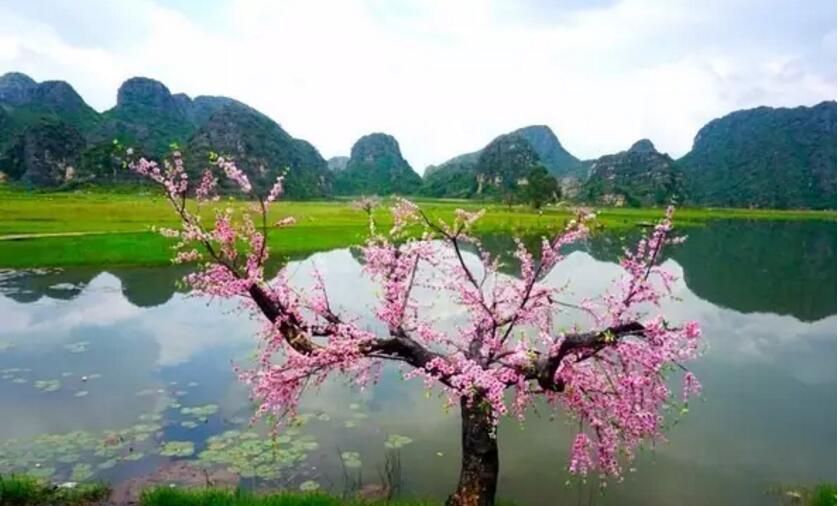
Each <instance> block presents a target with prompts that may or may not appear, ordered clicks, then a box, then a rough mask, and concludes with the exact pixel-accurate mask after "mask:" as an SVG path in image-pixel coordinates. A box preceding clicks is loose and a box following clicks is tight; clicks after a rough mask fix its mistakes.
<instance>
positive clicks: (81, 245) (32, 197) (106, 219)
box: [0, 186, 835, 268]
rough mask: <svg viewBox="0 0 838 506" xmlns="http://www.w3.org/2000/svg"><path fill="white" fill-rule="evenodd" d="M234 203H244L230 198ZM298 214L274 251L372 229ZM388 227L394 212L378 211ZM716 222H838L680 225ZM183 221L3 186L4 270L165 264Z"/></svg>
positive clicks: (520, 218) (156, 198) (631, 215)
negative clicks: (164, 233) (170, 233)
mask: <svg viewBox="0 0 838 506" xmlns="http://www.w3.org/2000/svg"><path fill="white" fill-rule="evenodd" d="M417 203H419V204H420V205H421V206H422V208H423V209H424V210H425V211H426V212H427V213H428V214H429V215H431V216H433V217H442V218H446V219H449V218H451V217H452V216H453V212H454V210H455V209H457V208H464V209H471V210H476V209H480V208H485V209H486V211H487V213H486V216H485V217H484V218H483V219H482V220H481V221H480V222H479V223H478V226H477V233H491V232H499V231H508V232H510V233H513V234H519V235H522V234H527V233H530V234H532V233H550V232H552V231H555V230H558V229H559V228H560V227H562V226H563V224H564V223H565V221H566V220H567V219H568V218H569V217H570V216H572V211H570V210H569V209H566V208H551V209H548V210H545V211H544V212H543V213H542V214H539V213H537V212H535V211H533V210H532V209H530V208H528V207H526V206H516V207H513V208H511V209H510V208H507V207H505V206H502V205H498V204H492V203H486V204H483V203H479V202H469V201H455V200H423V199H419V200H417ZM230 205H231V206H241V205H245V204H244V203H243V202H239V201H230ZM661 214H662V210H661V209H618V208H610V209H600V210H598V223H599V224H600V225H601V226H603V227H606V228H619V227H634V226H635V225H636V224H638V223H641V222H650V221H653V220H655V219H657V218H659V217H660V216H661ZM283 216H294V217H295V218H297V225H295V226H294V227H290V228H286V229H282V230H278V231H276V232H275V233H273V234H272V235H271V239H270V246H271V249H272V251H273V252H274V255H277V254H278V255H282V256H290V257H294V256H300V255H304V254H307V253H311V252H315V251H323V250H329V249H333V248H338V247H345V246H349V245H352V244H358V243H360V242H362V241H363V239H364V237H365V234H366V232H367V227H366V216H365V215H364V213H363V212H361V211H358V210H355V209H352V208H351V207H350V206H349V205H348V204H347V202H346V201H338V200H334V201H317V202H279V203H277V204H276V205H275V206H274V208H273V210H272V211H271V219H272V220H275V219H279V218H280V217H283ZM376 216H377V219H379V221H380V222H381V223H382V224H385V225H386V224H387V223H388V222H389V218H388V213H387V212H386V210H384V209H381V210H379V211H378V212H377V214H376ZM713 219H772V220H810V219H814V220H833V221H834V220H835V212H834V211H766V210H732V209H681V210H679V211H678V213H677V216H676V224H677V225H678V226H682V227H683V226H696V225H701V224H702V223H706V222H707V221H708V220H713ZM152 225H155V226H170V227H175V226H177V221H176V220H175V218H174V214H173V213H172V211H171V209H170V208H169V207H168V205H167V203H166V202H165V201H164V199H163V198H162V196H160V195H159V194H158V193H156V192H154V191H149V190H142V189H139V190H137V189H135V190H134V191H133V192H130V193H129V192H125V191H122V192H102V191H93V192H63V193H41V192H26V191H22V190H19V189H13V188H10V187H8V186H6V187H4V186H0V268H35V267H56V266H69V265H103V264H112V265H114V264H119V265H164V264H167V263H168V261H169V258H170V256H171V250H170V246H171V244H172V243H171V241H170V240H168V239H164V238H163V237H161V236H159V235H158V234H156V233H154V232H151V231H150V227H151V226H152Z"/></svg>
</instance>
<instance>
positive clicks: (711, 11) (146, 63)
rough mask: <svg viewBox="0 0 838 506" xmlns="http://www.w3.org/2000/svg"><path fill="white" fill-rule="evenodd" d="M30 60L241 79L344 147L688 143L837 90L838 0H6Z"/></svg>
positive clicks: (197, 85)
mask: <svg viewBox="0 0 838 506" xmlns="http://www.w3.org/2000/svg"><path fill="white" fill-rule="evenodd" d="M12 70H16V71H22V72H25V73H27V74H29V75H31V76H32V77H33V78H35V79H36V80H39V81H40V80H45V79H63V80H66V81H68V82H70V84H72V85H73V86H74V87H75V88H76V90H77V91H78V92H79V93H80V94H81V95H82V96H83V97H84V99H85V100H87V102H88V103H89V104H91V105H92V106H93V107H94V108H96V109H97V110H100V111H102V110H105V109H108V108H110V107H112V106H113V105H114V103H115V100H116V90H117V88H118V86H119V84H120V83H121V82H122V81H124V80H125V79H127V78H129V77H132V76H137V75H141V76H148V77H152V78H155V79H158V80H160V81H162V82H163V83H165V84H166V85H167V86H168V87H169V89H170V90H172V92H186V93H188V94H189V95H191V96H195V95H201V94H213V95H227V96H231V97H234V98H237V99H239V100H241V101H243V102H245V103H247V104H249V105H251V106H253V107H255V108H257V109H259V110H261V111H262V112H264V113H266V114H268V115H269V116H271V117H272V118H273V119H275V120H276V121H277V122H279V123H280V124H281V125H282V126H283V127H284V128H285V129H286V130H287V131H288V132H289V133H291V135H293V136H295V137H300V138H303V139H306V140H309V141H311V142H312V143H313V144H314V145H315V146H317V148H318V149H319V150H320V152H321V153H322V154H323V156H324V157H327V158H328V157H331V156H334V155H340V154H348V153H349V150H350V148H351V146H352V143H353V142H354V141H355V140H357V139H358V137H360V136H361V135H363V134H366V133H370V132H374V131H383V132H387V133H390V134H392V135H394V136H395V137H396V138H397V139H398V141H399V143H400V144H401V148H402V152H403V154H404V156H405V158H407V160H408V161H409V162H410V163H411V164H412V165H413V167H414V168H415V169H416V170H417V171H419V172H421V171H422V170H423V169H424V167H425V166H426V165H428V164H431V163H440V162H442V161H444V160H446V159H448V158H451V157H453V156H455V155H457V154H461V153H463V152H467V151H473V150H476V149H479V148H481V147H482V146H483V145H485V144H486V143H487V142H488V141H489V140H491V139H492V138H493V137H494V136H496V135H498V134H500V133H504V132H507V131H510V130H513V129H515V128H518V127H521V126H525V125H529V124H547V125H549V126H550V127H551V128H552V129H553V131H555V132H556V134H557V135H558V137H559V139H560V140H561V142H562V144H563V145H564V146H565V148H566V149H568V150H569V151H570V152H571V153H573V154H574V155H576V156H577V157H580V158H593V157H597V156H600V155H603V154H607V153H611V152H615V151H619V150H622V149H626V148H627V147H628V146H629V145H631V143H633V142H634V141H636V140H637V139H639V138H642V137H648V138H650V139H651V140H652V141H653V142H654V143H655V144H656V145H657V147H658V149H660V150H661V151H666V152H669V153H670V154H671V155H673V156H675V157H678V156H681V155H683V154H684V153H685V152H687V151H688V150H689V148H690V146H691V144H692V139H693V137H694V136H695V133H696V132H697V130H698V129H699V128H700V127H701V126H702V125H703V124H704V123H706V122H707V121H709V120H711V119H713V118H715V117H718V116H721V115H724V114H726V113H728V112H730V111H733V110H736V109H742V108H748V107H754V106H758V105H771V106H796V105H812V104H815V103H817V102H820V101H822V100H834V99H835V94H836V2H835V0H701V1H696V0H683V1H678V0H675V1H673V0H623V1H617V0H614V1H611V0H587V1H586V0H523V1H520V0H519V1H514V2H513V1H499V0H495V1H492V0H439V1H428V0H421V1H419V0H416V1H411V0H408V1H394V0H370V1H357V2H353V1H347V0H335V1H328V2H325V1H324V2H321V1H316V0H314V1H313V0H306V1H297V2H281V1H269V0H265V1H245V0H225V1H218V2H210V1H209V0H190V1H183V2H174V1H163V0H157V1H154V0H136V1H127V0H126V1H112V0H65V1H62V0H55V1H47V0H43V1H38V0H0V73H3V72H6V71H12Z"/></svg>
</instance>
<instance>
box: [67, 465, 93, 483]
mask: <svg viewBox="0 0 838 506" xmlns="http://www.w3.org/2000/svg"><path fill="white" fill-rule="evenodd" d="M92 477H93V469H92V468H91V467H90V464H76V465H74V466H73V472H72V473H71V474H70V479H71V480H72V481H87V480H89V479H90V478H92Z"/></svg>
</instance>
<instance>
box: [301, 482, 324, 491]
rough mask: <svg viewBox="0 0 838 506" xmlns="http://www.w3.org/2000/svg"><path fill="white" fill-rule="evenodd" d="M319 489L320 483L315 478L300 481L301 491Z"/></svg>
mask: <svg viewBox="0 0 838 506" xmlns="http://www.w3.org/2000/svg"><path fill="white" fill-rule="evenodd" d="M318 489H320V484H319V483H317V482H316V481H314V480H308V481H304V482H302V483H300V491H302V492H314V491H315V490H318Z"/></svg>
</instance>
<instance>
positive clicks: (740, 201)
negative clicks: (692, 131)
mask: <svg viewBox="0 0 838 506" xmlns="http://www.w3.org/2000/svg"><path fill="white" fill-rule="evenodd" d="M835 125H836V106H835V102H822V103H820V104H818V105H816V106H814V107H795V108H792V109H788V108H771V107H758V108H756V109H749V110H745V111H737V112H734V113H731V114H728V115H727V116H724V117H722V118H719V119H715V120H713V121H711V122H710V123H708V124H707V125H705V126H704V127H703V128H702V129H701V130H699V132H698V135H696V137H695V141H694V143H693V148H692V150H691V151H690V152H689V153H688V154H687V155H686V156H684V157H683V158H681V159H680V160H678V165H679V166H680V167H682V168H683V170H684V173H685V176H686V179H687V183H688V196H689V203H691V204H695V205H702V206H730V207H767V208H778V209H788V208H814V209H834V208H835V197H836V195H835V185H836V150H835V140H836V126H835Z"/></svg>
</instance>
